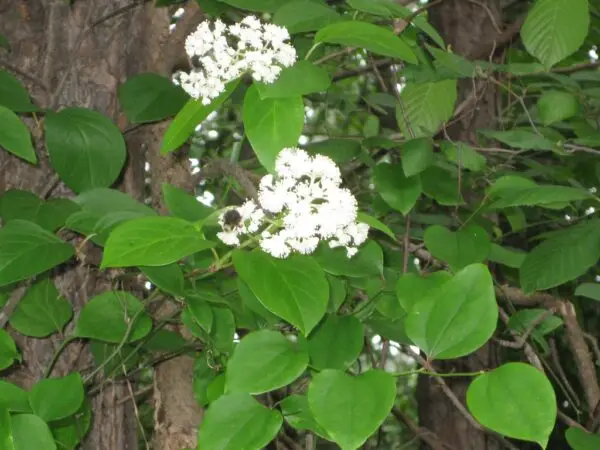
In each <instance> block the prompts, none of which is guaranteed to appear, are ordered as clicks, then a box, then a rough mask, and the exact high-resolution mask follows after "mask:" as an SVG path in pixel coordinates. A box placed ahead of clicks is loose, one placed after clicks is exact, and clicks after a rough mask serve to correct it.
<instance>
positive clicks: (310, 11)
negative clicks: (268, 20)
mask: <svg viewBox="0 0 600 450" xmlns="http://www.w3.org/2000/svg"><path fill="white" fill-rule="evenodd" d="M340 20H341V17H340V15H339V14H338V13H336V12H335V11H334V10H333V9H331V8H329V7H328V6H326V5H324V4H322V3H319V2H315V1H314V0H297V1H291V2H286V3H285V4H283V5H282V6H281V7H280V8H278V9H277V11H275V14H274V15H273V23H274V24H275V25H279V26H282V27H285V28H287V29H288V31H289V32H290V34H296V33H306V32H307V31H317V30H320V29H321V28H323V27H325V26H327V25H329V24H332V23H335V22H339V21H340Z"/></svg>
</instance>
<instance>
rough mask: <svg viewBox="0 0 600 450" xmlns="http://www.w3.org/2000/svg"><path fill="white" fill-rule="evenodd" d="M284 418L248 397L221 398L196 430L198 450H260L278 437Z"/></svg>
mask: <svg viewBox="0 0 600 450" xmlns="http://www.w3.org/2000/svg"><path fill="white" fill-rule="evenodd" d="M282 423H283V418H282V417H281V414H280V413H279V412H277V411H273V410H270V409H269V408H266V407H264V406H263V405H261V404H260V403H258V402H257V401H256V400H254V399H253V398H252V397H251V396H250V395H249V394H242V393H236V394H227V395H222V396H220V397H219V398H218V399H217V400H215V401H214V402H213V403H212V404H211V405H210V406H209V407H208V409H207V410H206V413H205V415H204V419H203V420H202V423H201V424H200V429H199V430H198V448H206V449H219V450H240V449H244V450H261V449H262V448H264V447H265V446H266V445H267V444H268V443H269V442H271V440H272V439H273V438H274V437H275V436H276V435H277V433H278V432H279V429H280V428H281V425H282Z"/></svg>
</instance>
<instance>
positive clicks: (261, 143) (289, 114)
mask: <svg viewBox="0 0 600 450" xmlns="http://www.w3.org/2000/svg"><path fill="white" fill-rule="evenodd" d="M243 120H244V130H245V132H246V136H248V140H249V141H250V144H252V148H253V149H254V152H255V153H256V156H257V157H258V160H259V161H260V163H261V164H262V165H263V167H265V168H266V169H267V170H269V171H271V170H273V169H274V168H275V158H276V157H277V154H278V153H279V152H280V151H281V149H283V148H284V147H296V146H297V145H298V139H299V138H300V135H301V134H302V129H303V128H304V102H303V101H302V97H300V96H296V97H285V98H265V99H261V98H260V94H259V90H258V88H257V87H256V85H252V86H250V87H249V88H248V91H247V92H246V96H245V97H244V107H243Z"/></svg>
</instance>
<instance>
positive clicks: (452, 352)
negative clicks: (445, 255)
mask: <svg viewBox="0 0 600 450" xmlns="http://www.w3.org/2000/svg"><path fill="white" fill-rule="evenodd" d="M497 321H498V307H497V305H496V297H495V294H494V285H493V281H492V276H491V275H490V272H489V271H488V269H487V267H486V266H484V265H482V264H472V265H470V266H467V267H465V268H464V269H462V270H461V271H460V272H458V273H457V274H456V275H455V276H454V277H453V278H452V279H451V280H450V281H447V282H445V283H443V284H442V285H441V286H439V287H438V288H437V289H435V290H433V292H431V293H430V294H429V295H427V296H426V297H425V298H422V299H420V300H417V302H416V303H415V304H414V305H413V307H412V309H411V310H410V312H409V314H408V318H407V320H406V333H407V334H408V337H409V338H410V339H411V340H412V341H413V342H414V343H415V344H416V345H417V346H418V347H419V348H420V349H421V350H423V351H424V352H425V353H427V355H428V356H429V358H437V359H452V358H458V357H460V356H464V355H468V354H469V353H472V352H474V351H475V350H477V349H478V348H479V347H481V346H482V345H483V344H485V343H486V342H487V340H488V339H489V338H490V337H491V336H492V334H493V333H494V331H495V330H496V322H497Z"/></svg>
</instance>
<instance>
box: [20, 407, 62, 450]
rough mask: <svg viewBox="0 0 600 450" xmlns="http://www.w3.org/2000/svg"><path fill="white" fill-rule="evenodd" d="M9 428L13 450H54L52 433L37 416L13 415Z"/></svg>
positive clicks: (54, 444)
mask: <svg viewBox="0 0 600 450" xmlns="http://www.w3.org/2000/svg"><path fill="white" fill-rule="evenodd" d="M10 428H11V429H12V440H13V444H14V450H28V449H34V448H35V450H56V443H55V442H54V438H53V437H52V432H51V431H50V428H48V425H46V422H44V421H43V420H42V419H41V418H40V417H39V416H36V415H34V414H14V415H12V416H11V417H10ZM9 448H10V447H9Z"/></svg>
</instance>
